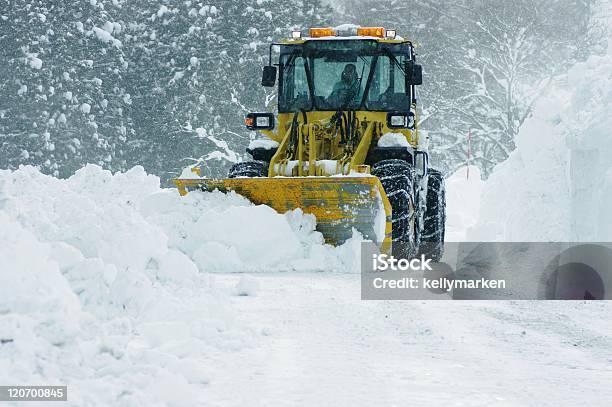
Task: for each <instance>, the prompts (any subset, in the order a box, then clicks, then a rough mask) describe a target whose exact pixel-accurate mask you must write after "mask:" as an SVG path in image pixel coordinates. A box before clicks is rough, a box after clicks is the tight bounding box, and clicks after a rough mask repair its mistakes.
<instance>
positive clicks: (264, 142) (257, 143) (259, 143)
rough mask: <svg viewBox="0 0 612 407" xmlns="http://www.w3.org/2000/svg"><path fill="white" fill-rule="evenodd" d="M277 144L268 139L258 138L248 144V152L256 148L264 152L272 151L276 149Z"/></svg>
mask: <svg viewBox="0 0 612 407" xmlns="http://www.w3.org/2000/svg"><path fill="white" fill-rule="evenodd" d="M278 145H279V144H278V142H277V141H274V140H271V139H268V138H260V139H254V140H251V141H250V142H249V150H254V149H256V148H263V149H264V150H273V149H275V148H278Z"/></svg>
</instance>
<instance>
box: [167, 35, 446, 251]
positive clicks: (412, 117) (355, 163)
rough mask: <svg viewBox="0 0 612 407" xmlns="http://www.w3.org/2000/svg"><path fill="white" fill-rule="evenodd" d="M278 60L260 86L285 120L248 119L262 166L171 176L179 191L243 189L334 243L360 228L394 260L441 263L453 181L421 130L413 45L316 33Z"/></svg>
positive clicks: (286, 48)
mask: <svg viewBox="0 0 612 407" xmlns="http://www.w3.org/2000/svg"><path fill="white" fill-rule="evenodd" d="M273 47H277V48H278V51H279V53H278V62H277V63H273V58H272V54H273V53H272V51H273ZM269 58H270V61H269V64H268V66H265V67H264V69H263V76H262V85H263V86H267V87H274V86H278V88H277V91H278V112H277V114H274V113H250V114H248V115H247V117H246V119H245V123H246V126H247V128H248V129H250V130H256V131H259V132H260V133H261V134H263V135H264V136H265V137H266V139H258V140H253V141H252V142H251V144H250V145H249V148H248V149H247V152H248V153H249V154H250V155H251V156H252V157H253V160H252V161H247V162H242V163H238V164H235V165H233V166H232V167H231V169H230V171H229V175H228V178H227V179H207V178H201V177H199V172H198V169H197V168H195V169H193V171H194V173H196V174H197V175H195V176H194V177H189V178H181V179H176V180H174V182H175V184H176V186H177V188H178V190H179V192H180V193H181V194H182V195H184V194H186V193H187V192H188V191H190V190H205V191H211V190H214V189H219V190H221V191H235V192H236V193H238V194H241V195H243V196H245V197H246V198H248V199H249V200H251V201H252V202H253V203H255V204H265V205H269V206H271V207H272V208H274V209H276V210H277V211H278V212H280V213H283V212H286V211H289V210H292V209H296V208H301V209H302V210H303V211H304V212H305V213H311V214H314V215H315V216H316V219H317V230H318V231H320V232H321V233H322V234H323V236H324V238H325V240H326V242H328V243H331V244H336V245H337V244H341V243H343V242H344V241H345V240H347V239H348V238H350V237H351V236H352V234H353V230H357V231H359V232H360V233H361V234H362V235H363V236H364V237H365V238H366V239H369V240H372V241H375V242H378V243H380V244H381V245H382V247H383V248H384V249H385V250H387V249H389V248H390V247H391V246H393V252H394V254H399V255H401V256H404V257H412V256H415V255H417V254H418V253H419V252H420V253H422V254H425V255H426V256H429V257H431V258H434V259H435V260H438V259H439V258H440V257H441V256H442V250H443V242H444V224H445V192H444V179H443V176H442V174H441V173H440V172H439V171H437V170H434V169H431V168H429V159H428V153H427V143H426V140H421V138H420V137H419V132H418V129H417V97H416V87H417V86H418V85H421V84H422V70H421V66H420V65H417V64H416V55H415V52H414V46H413V44H412V43H411V42H410V41H408V40H405V39H403V38H401V37H399V36H397V35H396V33H395V31H393V30H385V29H384V28H382V27H356V26H343V27H339V28H338V29H332V28H311V29H310V30H309V35H308V36H307V37H306V36H302V33H301V32H299V31H294V32H293V33H292V36H291V38H289V39H285V40H282V41H279V42H276V43H272V44H271V45H270V52H269ZM277 84H278V85H277ZM276 117H277V118H278V120H275V118H276Z"/></svg>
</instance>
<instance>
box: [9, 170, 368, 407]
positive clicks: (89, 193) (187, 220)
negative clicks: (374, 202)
mask: <svg viewBox="0 0 612 407" xmlns="http://www.w3.org/2000/svg"><path fill="white" fill-rule="evenodd" d="M314 227H315V221H314V218H313V217H312V216H306V215H304V214H303V213H301V211H294V212H291V213H288V214H285V215H279V214H278V213H276V212H274V211H273V210H272V209H270V208H268V207H265V206H254V205H252V204H251V203H249V202H248V201H247V200H245V199H244V198H242V197H240V196H238V195H235V194H227V195H225V194H222V193H219V192H215V193H192V194H189V195H188V196H187V197H185V198H181V197H179V195H178V193H177V192H176V190H165V189H161V188H160V187H159V179H158V178H157V177H155V176H151V175H147V174H146V173H145V172H144V170H143V169H142V168H141V167H135V168H133V169H132V170H130V171H128V172H126V173H117V174H114V175H112V174H111V173H110V172H108V171H104V170H102V169H101V168H99V167H97V166H92V165H90V166H87V167H84V168H83V169H81V170H79V171H78V172H77V173H76V174H74V175H73V176H72V177H70V178H69V179H66V180H60V179H56V178H53V177H50V176H45V175H42V174H41V173H40V172H38V171H37V170H35V169H34V168H32V167H24V168H21V169H19V170H17V171H0V259H1V260H2V261H0V339H1V340H2V341H0V382H2V383H13V384H32V383H45V384H68V386H69V388H70V396H69V400H70V403H69V404H70V405H78V406H85V405H117V406H123V405H126V406H127V405H130V406H133V405H176V406H189V405H202V403H203V402H204V400H205V399H206V394H205V392H202V388H201V386H202V385H203V384H205V383H207V382H209V381H210V380H214V376H212V372H210V371H207V370H206V365H207V363H206V360H207V358H209V357H210V355H211V354H212V353H214V352H218V350H219V349H238V348H242V347H246V346H250V344H251V343H253V342H254V341H256V340H257V339H258V338H259V336H260V335H261V333H259V332H255V331H253V330H252V329H251V328H250V327H249V325H248V323H244V322H241V321H240V320H239V317H238V316H237V315H236V314H235V312H234V311H233V308H232V306H231V304H230V298H231V297H230V296H232V295H235V294H236V293H238V295H255V292H256V291H257V287H256V286H255V285H254V284H252V283H251V282H249V281H246V282H245V283H244V284H242V286H241V287H237V288H236V289H235V290H225V289H220V288H219V287H217V286H215V283H214V278H211V275H210V273H209V272H214V271H225V272H228V271H229V272H232V271H268V270H278V271H284V270H333V269H336V270H340V271H356V266H357V263H356V261H357V258H358V255H357V253H358V249H359V241H360V239H359V238H358V237H355V238H354V239H352V240H351V241H349V242H347V243H346V244H345V245H344V246H341V247H338V248H333V247H330V246H327V245H324V244H323V239H322V236H321V235H320V234H319V233H318V232H315V231H314ZM143 372H146V375H143Z"/></svg>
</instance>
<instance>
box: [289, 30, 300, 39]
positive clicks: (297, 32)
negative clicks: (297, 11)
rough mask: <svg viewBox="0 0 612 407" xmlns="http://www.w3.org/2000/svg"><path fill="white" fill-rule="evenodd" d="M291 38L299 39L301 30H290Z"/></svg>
mask: <svg viewBox="0 0 612 407" xmlns="http://www.w3.org/2000/svg"><path fill="white" fill-rule="evenodd" d="M291 38H292V39H294V40H299V39H300V38H302V32H301V31H291Z"/></svg>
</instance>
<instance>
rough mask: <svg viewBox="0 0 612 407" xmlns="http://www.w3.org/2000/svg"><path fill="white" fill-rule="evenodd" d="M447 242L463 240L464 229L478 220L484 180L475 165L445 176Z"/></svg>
mask: <svg viewBox="0 0 612 407" xmlns="http://www.w3.org/2000/svg"><path fill="white" fill-rule="evenodd" d="M445 184H446V236H445V240H446V241H447V242H463V241H465V239H466V231H467V230H468V229H469V228H471V227H472V226H474V225H475V224H476V222H477V221H478V215H479V213H480V197H481V194H482V188H483V185H484V181H482V179H481V175H480V170H479V169H478V167H476V166H470V167H469V169H468V167H462V168H459V169H458V170H457V171H455V173H454V174H452V175H451V176H449V177H448V178H446V180H445Z"/></svg>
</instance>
